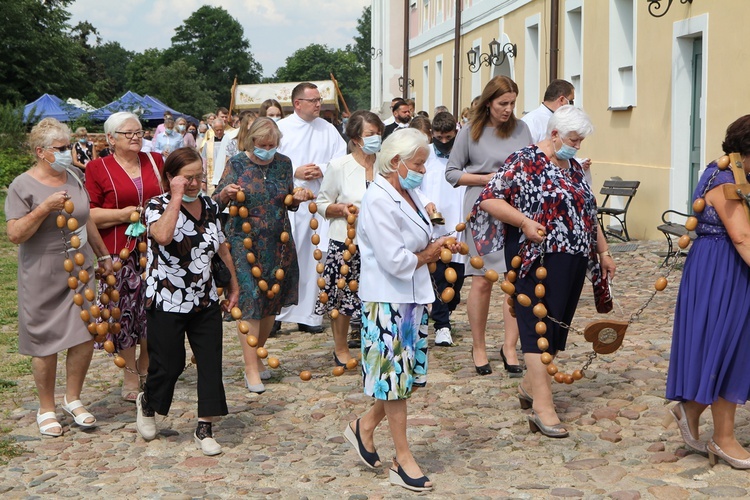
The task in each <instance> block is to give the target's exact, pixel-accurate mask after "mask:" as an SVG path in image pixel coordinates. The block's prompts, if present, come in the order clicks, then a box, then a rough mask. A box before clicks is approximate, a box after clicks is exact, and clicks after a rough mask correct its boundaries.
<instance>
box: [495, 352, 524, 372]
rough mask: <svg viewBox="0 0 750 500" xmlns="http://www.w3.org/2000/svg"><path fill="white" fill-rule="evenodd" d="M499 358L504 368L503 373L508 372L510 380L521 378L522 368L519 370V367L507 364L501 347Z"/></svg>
mask: <svg viewBox="0 0 750 500" xmlns="http://www.w3.org/2000/svg"><path fill="white" fill-rule="evenodd" d="M500 357H501V358H503V366H504V367H505V371H506V372H508V376H509V377H510V378H516V377H522V376H523V368H521V365H509V364H508V360H507V359H506V358H505V353H504V352H503V348H502V347H501V348H500Z"/></svg>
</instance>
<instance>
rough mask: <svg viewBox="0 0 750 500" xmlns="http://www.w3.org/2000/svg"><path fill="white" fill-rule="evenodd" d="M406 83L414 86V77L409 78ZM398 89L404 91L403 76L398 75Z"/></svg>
mask: <svg viewBox="0 0 750 500" xmlns="http://www.w3.org/2000/svg"><path fill="white" fill-rule="evenodd" d="M408 83H409V87H413V86H414V79H413V78H409V82H408ZM398 90H399V91H401V92H403V91H404V77H403V76H399V77H398Z"/></svg>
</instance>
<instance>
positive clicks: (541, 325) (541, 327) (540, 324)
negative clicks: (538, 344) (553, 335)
mask: <svg viewBox="0 0 750 500" xmlns="http://www.w3.org/2000/svg"><path fill="white" fill-rule="evenodd" d="M534 331H536V334H537V335H544V334H545V333H547V323H545V322H544V321H537V322H536V325H534Z"/></svg>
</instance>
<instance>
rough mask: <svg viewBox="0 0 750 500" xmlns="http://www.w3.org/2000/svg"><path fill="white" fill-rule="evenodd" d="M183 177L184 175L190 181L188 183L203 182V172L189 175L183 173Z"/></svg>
mask: <svg viewBox="0 0 750 500" xmlns="http://www.w3.org/2000/svg"><path fill="white" fill-rule="evenodd" d="M183 177H184V178H185V179H187V181H188V184H192V183H193V181H198V182H199V183H200V182H203V174H198V175H191V176H189V177H188V176H187V175H183Z"/></svg>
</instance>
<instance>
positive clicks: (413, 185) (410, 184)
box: [398, 162, 424, 189]
mask: <svg viewBox="0 0 750 500" xmlns="http://www.w3.org/2000/svg"><path fill="white" fill-rule="evenodd" d="M401 163H404V162H401ZM404 167H406V178H405V179H404V178H403V177H401V174H398V182H399V184H401V187H402V188H404V189H417V188H418V187H419V186H421V185H422V178H423V177H424V175H423V174H420V173H419V172H415V171H414V170H411V169H410V168H409V167H407V166H406V163H404Z"/></svg>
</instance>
